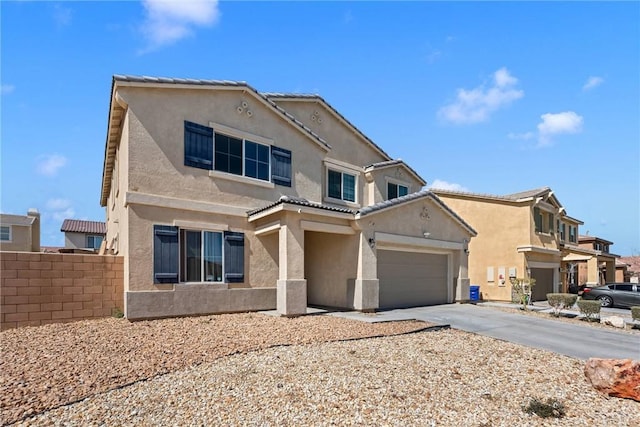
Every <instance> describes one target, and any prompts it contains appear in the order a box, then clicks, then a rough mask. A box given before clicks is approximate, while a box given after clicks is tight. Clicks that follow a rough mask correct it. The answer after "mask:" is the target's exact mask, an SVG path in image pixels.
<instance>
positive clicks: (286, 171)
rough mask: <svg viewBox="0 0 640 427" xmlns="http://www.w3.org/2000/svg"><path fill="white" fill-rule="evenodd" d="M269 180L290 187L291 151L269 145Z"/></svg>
mask: <svg viewBox="0 0 640 427" xmlns="http://www.w3.org/2000/svg"><path fill="white" fill-rule="evenodd" d="M271 181H272V182H273V183H274V184H278V185H283V186H285V187H291V151H289V150H285V149H284V148H278V147H275V146H273V145H272V146H271Z"/></svg>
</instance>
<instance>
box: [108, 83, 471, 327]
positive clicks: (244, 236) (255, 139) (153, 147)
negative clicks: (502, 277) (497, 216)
mask: <svg viewBox="0 0 640 427" xmlns="http://www.w3.org/2000/svg"><path fill="white" fill-rule="evenodd" d="M425 184H426V183H425V181H424V180H423V179H422V178H421V177H420V176H419V175H418V174H417V173H416V172H415V171H414V170H413V169H412V168H411V167H409V166H408V165H407V164H406V163H404V162H403V161H401V160H393V159H392V158H390V157H389V155H387V154H386V153H385V152H384V151H383V150H382V149H381V148H380V147H379V146H378V145H376V144H375V143H374V142H373V141H371V140H370V139H369V138H368V137H366V136H365V135H364V134H363V133H362V132H360V131H359V130H358V129H357V128H356V127H355V126H354V125H352V124H351V123H350V122H349V121H348V120H347V119H346V118H345V117H343V116H342V115H341V114H340V113H338V112H337V111H336V110H335V109H334V108H333V107H331V106H330V105H329V104H328V103H327V102H325V101H324V100H323V99H322V98H321V97H319V96H316V95H288V94H273V93H261V92H258V91H256V90H255V89H254V88H252V87H251V86H249V85H248V84H246V83H243V82H231V81H215V80H192V79H170V78H149V77H131V76H114V78H113V85H112V90H111V102H110V109H109V123H108V133H107V141H106V148H105V159H104V170H103V181H102V195H101V199H100V200H101V204H102V206H104V207H105V208H106V216H107V234H106V237H105V240H106V249H107V250H110V251H111V252H112V253H115V254H117V255H121V256H123V257H124V275H125V277H124V287H125V314H126V316H127V317H128V318H130V319H140V318H153V317H165V316H179V315H190V314H205V313H219V312H234V311H250V310H264V309H277V310H278V312H279V313H280V314H281V315H285V316H293V315H299V314H303V313H305V312H306V309H307V305H318V306H329V307H340V308H350V309H357V310H365V311H366V310H375V309H377V308H381V307H404V306H411V305H423V304H437V303H447V302H453V301H455V300H464V299H468V295H469V294H468V285H469V279H468V276H467V263H468V261H467V248H468V244H469V241H470V240H471V238H472V237H473V236H475V235H476V233H475V231H474V230H473V229H472V228H471V227H470V226H469V225H468V224H467V223H466V222H465V221H464V220H463V219H462V218H461V217H459V216H458V215H457V214H456V213H454V211H452V210H451V209H449V208H448V207H447V206H446V205H445V204H444V203H443V202H442V201H441V200H440V199H439V198H438V197H437V196H435V195H434V194H433V193H432V192H429V191H423V190H421V189H422V187H423V186H424V185H425Z"/></svg>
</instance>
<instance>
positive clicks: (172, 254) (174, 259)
mask: <svg viewBox="0 0 640 427" xmlns="http://www.w3.org/2000/svg"><path fill="white" fill-rule="evenodd" d="M178 249H179V248H178V228H177V227H172V226H169V225H154V226H153V283H177V282H178V264H179V255H178V253H179V251H178Z"/></svg>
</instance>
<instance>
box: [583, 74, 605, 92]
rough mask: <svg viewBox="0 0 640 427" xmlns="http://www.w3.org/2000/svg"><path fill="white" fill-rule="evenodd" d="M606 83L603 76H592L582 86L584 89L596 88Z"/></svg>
mask: <svg viewBox="0 0 640 427" xmlns="http://www.w3.org/2000/svg"><path fill="white" fill-rule="evenodd" d="M602 83H604V79H603V78H602V77H596V76H591V77H589V78H588V79H587V82H586V83H585V84H584V86H582V90H583V91H587V90H591V89H594V88H596V87H598V86H600V85H601V84H602Z"/></svg>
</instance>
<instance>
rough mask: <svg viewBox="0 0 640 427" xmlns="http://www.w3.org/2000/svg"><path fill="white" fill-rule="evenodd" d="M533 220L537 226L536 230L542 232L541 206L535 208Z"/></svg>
mask: <svg viewBox="0 0 640 427" xmlns="http://www.w3.org/2000/svg"><path fill="white" fill-rule="evenodd" d="M533 220H534V222H535V226H536V232H537V233H542V212H540V208H533Z"/></svg>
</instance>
